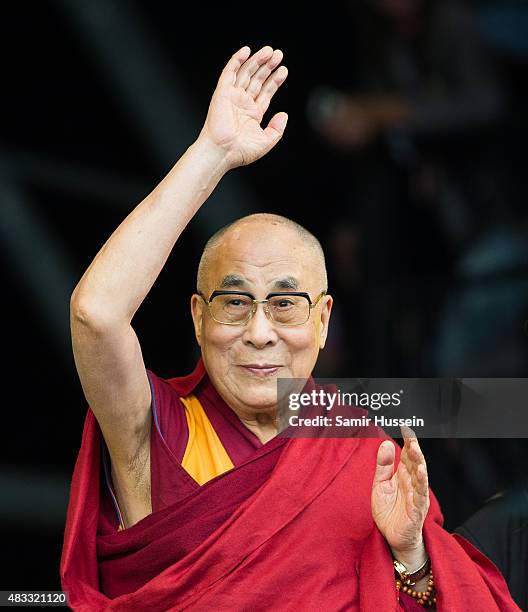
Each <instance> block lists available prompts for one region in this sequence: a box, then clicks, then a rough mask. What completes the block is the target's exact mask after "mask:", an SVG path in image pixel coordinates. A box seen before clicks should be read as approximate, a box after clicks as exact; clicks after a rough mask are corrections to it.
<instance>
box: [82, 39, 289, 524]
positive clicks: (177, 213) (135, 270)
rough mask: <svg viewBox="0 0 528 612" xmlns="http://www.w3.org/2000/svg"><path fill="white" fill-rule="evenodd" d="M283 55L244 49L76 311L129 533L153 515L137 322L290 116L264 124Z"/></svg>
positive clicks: (89, 384)
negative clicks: (210, 210) (192, 137)
mask: <svg viewBox="0 0 528 612" xmlns="http://www.w3.org/2000/svg"><path fill="white" fill-rule="evenodd" d="M281 61H282V53H281V51H279V50H275V51H274V50H273V49H272V48H271V47H264V48H262V49H260V50H259V51H258V52H257V53H255V54H254V55H252V56H251V57H250V49H249V48H248V47H243V48H242V49H240V50H239V51H237V52H236V53H235V54H234V55H233V56H232V57H231V59H230V60H229V62H228V63H227V65H226V66H225V68H224V70H223V71H222V73H221V75H220V78H219V80H218V84H217V87H216V89H215V91H214V94H213V96H212V99H211V103H210V106H209V111H208V114H207V118H206V121H205V123H204V126H203V128H202V130H201V132H200V134H199V136H198V138H197V140H196V141H195V142H194V143H193V144H192V145H191V146H190V147H189V148H188V149H187V151H186V152H185V153H184V155H183V156H182V157H181V158H180V159H179V161H178V162H177V163H176V165H175V166H174V167H173V168H172V169H171V171H170V172H169V173H168V175H167V176H166V177H165V178H164V179H163V180H162V181H161V183H160V184H159V185H158V186H157V187H156V188H155V189H154V191H152V193H151V194H149V195H148V196H147V197H146V198H145V199H144V200H143V201H142V202H141V203H140V204H139V205H138V206H137V207H136V208H135V209H134V210H132V212H131V213H130V214H129V215H128V216H127V217H126V219H125V220H124V221H123V222H122V223H121V225H119V227H118V228H117V229H116V230H115V231H114V232H113V234H112V235H111V236H110V238H109V239H108V240H107V241H106V243H105V244H104V246H103V247H102V248H101V250H100V251H99V253H98V254H97V255H96V257H95V259H94V260H93V262H92V263H91V264H90V266H89V267H88V269H87V270H86V272H85V273H84V275H83V276H82V278H81V280H80V281H79V283H78V285H77V286H76V288H75V290H74V292H73V294H72V296H71V304H70V320H71V333H72V344H73V352H74V357H75V364H76V367H77V371H78V373H79V378H80V381H81V384H82V388H83V391H84V394H85V396H86V399H87V401H88V403H89V405H90V407H91V408H92V410H93V412H94V414H95V416H96V418H97V420H98V422H99V425H100V427H101V430H102V432H103V435H104V438H105V441H106V443H107V446H108V449H109V452H110V455H111V459H112V477H113V481H114V486H115V488H116V492H117V495H118V499H119V502H120V505H121V510H122V512H123V514H124V518H125V523H126V525H127V526H130V525H131V524H133V523H135V522H137V521H138V520H140V519H141V518H143V517H144V516H146V515H147V514H149V513H150V512H151V506H150V457H149V443H148V442H149V439H150V437H149V432H150V414H149V408H150V401H151V397H150V387H149V383H148V377H147V374H146V370H145V365H144V363H143V357H142V354H141V348H140V345H139V342H138V339H137V336H136V334H135V332H134V330H133V328H132V326H131V321H132V319H133V317H134V314H135V313H136V311H137V309H138V308H139V306H140V304H141V303H142V302H143V300H144V299H145V297H146V295H147V293H148V292H149V290H150V288H151V287H152V285H153V284H154V282H155V281H156V278H157V277H158V275H159V273H160V271H161V270H162V268H163V266H164V264H165V262H166V261H167V258H168V256H169V254H170V252H171V250H172V248H173V247H174V244H175V243H176V241H177V240H178V238H179V236H180V234H181V233H182V231H183V230H184V229H185V227H186V226H187V224H188V223H189V221H190V220H191V219H192V217H193V216H194V214H195V213H196V212H197V210H198V209H199V208H200V206H201V205H202V204H203V203H204V202H205V201H206V199H207V198H208V196H209V195H210V194H211V192H212V191H213V189H214V188H215V187H216V185H217V184H218V182H219V181H220V179H221V178H222V176H223V175H224V174H225V173H226V172H228V171H229V170H230V169H232V168H235V167H237V166H240V165H245V164H248V163H251V162H252V161H255V160H257V159H259V158H260V157H262V156H263V155H265V154H266V153H267V152H268V151H269V150H270V149H271V148H272V147H273V146H274V145H275V144H276V143H277V142H278V141H279V139H280V138H281V136H282V134H283V132H284V129H285V127H286V121H287V116H286V114H285V113H278V114H276V115H275V116H274V117H273V118H272V119H271V120H270V122H269V123H268V125H267V127H266V128H262V127H261V125H260V124H261V121H262V118H263V115H264V113H265V112H266V110H267V108H268V105H269V103H270V100H271V98H272V97H273V95H274V94H275V92H276V91H277V89H278V87H279V86H280V85H281V84H282V83H283V82H284V80H285V79H286V76H287V70H286V68H285V67H283V66H281V67H278V66H279V64H280V63H281Z"/></svg>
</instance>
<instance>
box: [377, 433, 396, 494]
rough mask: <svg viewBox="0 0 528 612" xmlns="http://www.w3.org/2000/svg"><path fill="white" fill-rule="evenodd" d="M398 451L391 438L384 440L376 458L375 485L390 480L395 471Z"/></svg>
mask: <svg viewBox="0 0 528 612" xmlns="http://www.w3.org/2000/svg"><path fill="white" fill-rule="evenodd" d="M395 457H396V452H395V449H394V444H393V443H392V442H391V441H390V440H384V441H383V442H382V443H381V444H380V446H379V448H378V455H377V458H376V472H375V473H374V482H373V485H376V484H379V483H381V482H384V481H386V480H390V479H391V478H392V475H393V473H394V459H395Z"/></svg>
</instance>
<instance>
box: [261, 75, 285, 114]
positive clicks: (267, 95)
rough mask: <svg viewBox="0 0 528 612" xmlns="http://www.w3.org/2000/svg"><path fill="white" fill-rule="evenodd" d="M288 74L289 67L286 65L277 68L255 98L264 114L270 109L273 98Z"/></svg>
mask: <svg viewBox="0 0 528 612" xmlns="http://www.w3.org/2000/svg"><path fill="white" fill-rule="evenodd" d="M287 76H288V69H287V68H286V66H280V67H279V68H277V70H275V71H274V72H273V73H272V74H270V76H269V77H268V78H267V79H266V81H265V83H264V85H262V89H261V90H260V93H259V95H258V96H257V98H256V100H255V102H256V103H257V104H258V105H259V106H260V109H261V111H262V114H264V113H265V112H266V111H267V110H268V106H269V105H270V102H271V98H273V96H274V95H275V93H276V92H277V89H279V87H280V86H281V85H282V84H283V83H284V81H285V80H286V77H287Z"/></svg>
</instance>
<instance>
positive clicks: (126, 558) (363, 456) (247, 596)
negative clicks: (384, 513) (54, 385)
mask: <svg viewBox="0 0 528 612" xmlns="http://www.w3.org/2000/svg"><path fill="white" fill-rule="evenodd" d="M149 379H150V380H151V385H152V391H153V408H154V404H155V403H158V404H160V403H162V402H163V397H164V393H165V394H167V393H168V394H169V395H166V397H169V396H170V389H168V388H166V387H165V386H164V385H170V387H171V388H172V389H174V390H175V391H176V392H177V394H179V395H180V396H185V395H187V394H189V393H191V392H197V387H198V385H199V383H200V381H201V383H200V384H201V385H202V388H201V395H200V396H199V397H200V401H201V402H202V405H203V406H204V409H205V411H206V413H207V415H208V417H209V418H210V420H211V422H212V423H213V425H214V426H215V428H216V427H217V426H218V427H219V428H220V429H221V430H222V433H223V437H222V438H221V439H222V442H223V443H224V445H225V446H226V448H227V449H228V450H229V445H230V444H232V448H233V449H234V448H235V446H236V436H237V431H238V433H239V434H240V435H241V436H246V440H247V441H248V443H249V447H251V446H252V445H253V446H254V447H255V448H254V450H252V449H251V448H249V447H246V448H242V450H241V451H240V455H239V456H238V457H237V458H236V459H237V460H236V461H235V460H234V459H233V457H232V455H231V454H230V456H231V457H232V460H233V462H234V464H235V467H234V468H233V469H231V470H229V471H227V472H225V473H224V474H221V475H219V476H217V477H216V478H213V479H212V480H210V481H208V482H207V483H205V484H204V485H202V486H200V485H198V484H197V483H196V482H195V481H194V480H193V479H192V478H191V477H190V476H189V475H188V474H187V473H186V472H185V470H183V468H182V467H181V465H180V464H179V458H178V452H179V450H178V448H179V449H180V450H181V445H182V442H181V432H179V433H177V432H173V433H174V436H172V437H171V435H170V434H171V432H170V431H168V430H165V431H164V429H163V428H167V427H169V428H170V421H171V418H172V419H173V420H174V422H175V423H177V422H178V417H177V415H176V416H175V415H172V416H171V415H167V414H165V415H164V416H162V417H161V419H160V413H159V411H158V413H156V412H155V411H153V421H154V422H153V427H152V430H151V431H152V434H151V486H152V492H151V495H152V505H153V512H152V514H150V515H149V516H147V517H145V518H144V519H143V520H141V521H139V522H138V523H137V524H135V525H133V526H132V527H130V528H128V529H126V530H124V531H117V528H116V520H115V515H114V514H113V510H112V508H111V506H110V505H109V503H108V496H107V495H105V489H104V487H102V486H101V461H100V459H101V452H100V448H101V442H102V436H101V433H100V430H99V427H98V425H97V421H96V420H95V417H94V415H93V413H92V412H91V410H89V411H88V415H87V417H86V422H85V428H84V432H83V440H82V445H81V450H80V452H79V457H78V459H77V463H76V466H75V472H74V475H73V481H72V487H71V496H70V504H69V508H68V516H67V523H66V530H65V537H64V547H63V554H62V561H61V577H62V584H63V589H64V590H65V591H66V592H67V594H68V597H69V602H70V605H71V606H72V607H73V608H74V609H76V610H86V611H88V610H90V611H94V610H103V609H104V610H106V609H109V610H134V609H149V610H168V609H170V610H193V609H194V610H216V611H218V610H252V611H253V610H255V611H257V610H270V609H273V610H292V611H293V610H295V611H297V610H314V611H315V610H318V611H319V610H325V611H333V610H336V611H337V610H362V611H368V612H370V611H371V610H383V611H385V610H395V611H396V610H401V609H405V610H413V609H422V608H421V607H420V606H418V605H417V604H416V603H415V602H414V601H413V600H411V599H410V598H409V597H407V596H405V595H402V594H400V595H399V594H398V592H397V591H396V589H395V580H394V570H393V566H392V559H391V553H390V549H389V547H388V545H387V543H386V541H385V540H384V538H383V536H382V535H381V533H380V532H379V531H378V529H377V528H376V526H375V524H374V522H373V519H372V514H371V506H370V497H371V488H372V480H373V477H374V471H375V467H376V454H377V450H378V447H379V444H380V443H381V439H380V438H344V439H334V438H321V439H314V438H310V439H302V438H296V439H286V438H281V437H278V436H277V437H275V438H273V439H272V440H270V441H269V442H267V443H266V444H263V445H262V444H260V443H256V442H255V440H253V439H252V436H253V434H251V432H248V434H246V433H245V432H244V431H243V429H240V430H238V427H239V426H240V427H242V428H244V426H243V425H242V424H241V423H240V422H239V421H238V419H237V418H236V415H234V413H232V412H231V411H230V409H229V408H228V407H227V406H226V404H225V403H224V402H223V401H222V400H221V398H220V396H219V395H218V393H217V392H216V390H215V389H214V387H213V386H212V385H211V383H210V381H209V380H208V378H207V376H204V370H203V364H202V363H201V361H200V363H199V364H198V366H197V368H196V370H195V372H194V373H193V374H192V375H190V376H187V377H183V378H175V379H169V380H167V381H163V380H162V379H158V378H157V377H155V376H152V373H150V374H149ZM215 409H216V410H217V412H216V414H215V415H214V413H215ZM226 409H227V412H226ZM212 415H214V416H212ZM215 419H216V424H215ZM160 420H161V421H162V422H161V423H160ZM221 421H223V422H222V423H221ZM230 425H231V426H232V428H231V429H230ZM224 426H225V427H224ZM244 429H245V428H244ZM162 432H163V433H162ZM230 435H231V436H232V439H231V441H228V440H229V436H230ZM253 437H255V436H253ZM165 438H170V439H171V442H170V443H169V444H168V443H167V440H166V439H165ZM255 438H256V437H255ZM171 444H172V448H171ZM259 444H260V446H259ZM178 445H179V446H178ZM242 447H243V445H242ZM231 452H235V454H236V451H233V450H231V451H230V453H231ZM397 456H399V448H398V449H397ZM441 523H442V515H441V513H440V509H439V506H438V503H437V501H436V499H435V498H434V496H432V499H431V507H430V510H429V513H428V516H427V519H426V521H425V525H424V539H425V543H426V547H427V551H428V553H429V555H430V557H431V561H432V566H433V572H434V576H435V581H436V586H437V599H438V604H437V609H438V610H449V612H451V611H457V610H460V611H462V610H468V609H474V610H478V611H481V610H490V611H491V610H501V611H509V610H518V609H519V608H518V607H517V606H516V605H515V604H514V602H513V601H512V599H511V597H510V596H509V593H508V589H507V586H506V584H505V582H504V580H503V578H502V576H501V575H500V573H499V572H498V570H497V569H496V567H495V566H494V565H493V564H492V563H491V562H490V561H489V560H488V559H487V558H486V557H485V556H484V555H483V554H481V553H480V552H479V551H478V550H477V549H475V548H474V547H473V546H472V545H471V544H469V543H468V542H467V541H466V540H465V539H464V538H462V537H460V536H458V535H454V536H453V535H450V534H448V533H447V532H446V531H445V530H443V529H442V527H441ZM398 595H399V596H398Z"/></svg>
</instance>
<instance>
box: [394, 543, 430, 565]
mask: <svg viewBox="0 0 528 612" xmlns="http://www.w3.org/2000/svg"><path fill="white" fill-rule="evenodd" d="M391 551H392V556H393V557H394V558H395V559H396V560H397V561H399V562H400V563H403V565H405V567H406V568H407V569H408V571H409V572H413V571H415V570H416V569H418V568H419V567H421V566H422V565H423V564H424V563H425V561H426V560H427V552H426V550H425V544H424V541H423V537H421V538H420V542H419V543H418V544H417V545H416V546H413V547H411V548H405V549H396V548H392V547H391Z"/></svg>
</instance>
